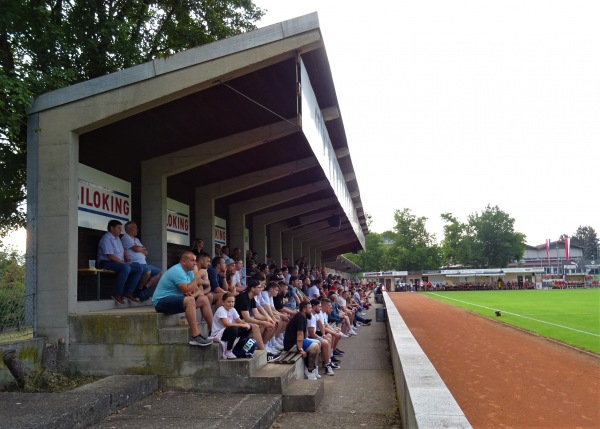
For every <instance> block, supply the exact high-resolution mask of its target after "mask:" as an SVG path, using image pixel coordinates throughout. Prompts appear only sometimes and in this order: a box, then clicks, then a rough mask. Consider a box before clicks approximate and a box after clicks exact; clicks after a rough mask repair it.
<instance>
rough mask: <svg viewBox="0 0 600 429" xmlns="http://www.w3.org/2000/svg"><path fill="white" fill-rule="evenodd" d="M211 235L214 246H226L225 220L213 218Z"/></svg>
mask: <svg viewBox="0 0 600 429" xmlns="http://www.w3.org/2000/svg"><path fill="white" fill-rule="evenodd" d="M213 235H214V239H215V244H220V245H221V246H225V245H226V244H227V221H226V220H225V219H221V218H220V217H217V216H215V222H214V226H213Z"/></svg>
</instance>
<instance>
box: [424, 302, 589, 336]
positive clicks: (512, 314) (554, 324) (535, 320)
mask: <svg viewBox="0 0 600 429" xmlns="http://www.w3.org/2000/svg"><path fill="white" fill-rule="evenodd" d="M430 293H431V294H432V295H435V296H439V297H440V298H442V299H450V300H452V301H456V302H462V303H463V304H469V305H473V306H475V307H481V308H486V309H488V310H492V311H500V312H502V313H506V314H510V315H511V316H516V317H522V318H523V319H529V320H533V321H534V322H539V323H545V324H546V325H552V326H556V327H557V328H563V329H569V330H571V331H575V332H579V333H580V334H587V335H592V336H594V337H600V334H594V333H593V332H587V331H581V330H579V329H575V328H569V327H568V326H563V325H558V324H556V323H552V322H546V321H544V320H539V319H534V318H533V317H527V316H523V315H522V314H517V313H511V312H510V311H506V310H502V309H500V308H491V307H486V306H485V305H479V304H473V303H472V302H468V301H461V300H460V299H456V298H448V297H447V296H442V295H440V294H437V293H432V292H430Z"/></svg>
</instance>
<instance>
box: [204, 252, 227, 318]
mask: <svg viewBox="0 0 600 429" xmlns="http://www.w3.org/2000/svg"><path fill="white" fill-rule="evenodd" d="M227 259H229V258H227ZM207 273H208V280H209V281H210V294H211V297H212V300H211V304H214V305H215V306H217V307H220V306H221V303H222V301H221V299H222V297H223V294H224V293H225V292H232V291H231V290H230V289H229V284H228V283H227V278H226V276H227V264H226V263H225V258H223V257H222V256H215V257H214V258H213V260H212V262H211V266H210V267H208V269H207Z"/></svg>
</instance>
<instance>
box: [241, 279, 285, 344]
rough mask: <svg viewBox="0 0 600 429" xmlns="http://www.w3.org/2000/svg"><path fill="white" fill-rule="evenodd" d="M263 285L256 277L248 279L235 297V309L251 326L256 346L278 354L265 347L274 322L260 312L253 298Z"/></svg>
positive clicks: (271, 334)
mask: <svg viewBox="0 0 600 429" xmlns="http://www.w3.org/2000/svg"><path fill="white" fill-rule="evenodd" d="M262 288H263V285H262V284H261V282H260V280H258V279H257V278H256V277H251V278H249V279H248V287H247V288H246V290H245V291H244V292H242V293H240V294H239V295H237V296H236V297H235V309H236V310H237V312H238V314H239V315H240V316H241V318H242V320H243V321H244V322H246V323H248V324H250V327H251V328H252V338H254V340H256V347H257V348H258V349H259V350H267V353H270V354H273V355H278V354H279V353H278V352H277V351H275V350H271V349H270V348H268V349H267V348H266V347H265V343H266V342H268V341H269V340H270V339H271V338H272V337H273V333H274V332H275V323H274V322H273V321H271V320H269V319H268V318H266V317H264V316H263V315H262V314H260V313H259V312H258V311H257V309H256V307H257V305H256V300H255V299H254V298H255V297H256V296H257V295H259V294H260V292H261V290H262Z"/></svg>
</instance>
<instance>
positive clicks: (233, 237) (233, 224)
mask: <svg viewBox="0 0 600 429" xmlns="http://www.w3.org/2000/svg"><path fill="white" fill-rule="evenodd" d="M227 230H228V235H227V244H228V245H229V247H230V248H232V249H233V248H234V247H239V248H240V249H242V255H245V254H246V251H247V250H248V245H247V244H246V243H245V240H244V232H245V230H246V216H245V213H244V210H243V209H242V208H241V207H235V208H230V210H229V222H228V223H227ZM258 254H259V255H261V257H264V256H265V254H264V253H262V254H261V253H260V252H259V253H258Z"/></svg>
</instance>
